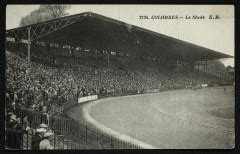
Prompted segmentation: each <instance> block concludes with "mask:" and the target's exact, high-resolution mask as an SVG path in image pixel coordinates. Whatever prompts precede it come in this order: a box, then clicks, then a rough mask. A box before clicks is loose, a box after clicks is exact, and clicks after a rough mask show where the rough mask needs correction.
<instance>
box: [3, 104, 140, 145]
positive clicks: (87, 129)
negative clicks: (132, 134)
mask: <svg viewBox="0 0 240 154" xmlns="http://www.w3.org/2000/svg"><path fill="white" fill-rule="evenodd" d="M15 112H16V115H17V116H18V117H20V118H22V119H23V118H24V117H25V116H28V117H29V118H28V119H29V123H30V126H31V128H37V127H38V126H39V125H40V124H41V123H45V124H48V125H49V128H50V129H51V130H53V131H54V136H53V139H52V145H53V147H54V149H142V147H140V146H138V145H136V144H133V143H130V142H126V141H123V140H120V139H117V138H115V137H113V136H111V135H108V134H105V133H103V132H100V131H98V130H97V129H94V128H93V127H92V126H90V125H88V124H82V123H79V122H77V121H76V120H74V119H72V118H62V117H57V116H47V115H46V114H43V113H37V112H35V111H31V110H28V109H23V108H16V111H15ZM9 134H15V135H16V134H17V135H19V136H20V137H18V138H19V140H20V141H21V143H19V144H21V146H20V149H25V150H27V149H31V139H32V137H33V135H34V131H33V129H32V130H31V131H15V130H13V129H7V130H6V141H7V142H6V143H9V142H10V143H11V142H16V141H14V140H15V138H13V137H12V136H11V135H9ZM10 145H11V144H10ZM6 148H9V149H14V147H11V146H10V147H9V146H8V145H6Z"/></svg>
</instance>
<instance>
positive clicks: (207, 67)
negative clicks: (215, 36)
mask: <svg viewBox="0 0 240 154" xmlns="http://www.w3.org/2000/svg"><path fill="white" fill-rule="evenodd" d="M207 62H208V61H207V60H206V71H207V69H208V63H207Z"/></svg>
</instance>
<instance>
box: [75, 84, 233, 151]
mask: <svg viewBox="0 0 240 154" xmlns="http://www.w3.org/2000/svg"><path fill="white" fill-rule="evenodd" d="M234 103H235V97H234V87H232V86H231V87H226V88H225V89H224V88H223V87H215V88H205V89H200V90H173V91H167V92H161V93H154V94H147V95H138V96H126V97H115V98H107V99H101V100H97V101H94V102H89V103H86V104H84V106H83V107H84V108H83V112H84V118H85V120H88V122H89V123H91V124H93V125H95V126H96V127H97V128H99V129H100V130H101V131H104V132H105V133H110V134H111V135H114V136H116V137H118V138H121V139H123V140H124V139H126V140H128V141H129V140H132V141H133V142H135V143H139V144H144V143H145V145H146V146H145V147H149V148H151V146H152V148H160V149H172V148H173V149H175V148H177V149H189V148H190V149H199V148H200V149H229V148H233V147H234V146H235V144H234V138H235V137H234V136H235V133H234V132H235V130H234ZM79 111H80V107H76V108H74V109H73V111H72V115H74V118H76V119H77V118H78V115H79V116H80V113H79ZM81 112H82V110H81ZM149 145H150V146H149Z"/></svg>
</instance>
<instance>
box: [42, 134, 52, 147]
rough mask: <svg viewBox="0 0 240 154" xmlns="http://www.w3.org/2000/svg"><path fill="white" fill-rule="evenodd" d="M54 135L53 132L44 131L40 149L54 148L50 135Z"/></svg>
mask: <svg viewBox="0 0 240 154" xmlns="http://www.w3.org/2000/svg"><path fill="white" fill-rule="evenodd" d="M52 135H53V133H44V135H43V139H42V141H41V142H40V144H39V149H40V150H51V149H53V146H52V145H51V143H50V137H51V136H52Z"/></svg>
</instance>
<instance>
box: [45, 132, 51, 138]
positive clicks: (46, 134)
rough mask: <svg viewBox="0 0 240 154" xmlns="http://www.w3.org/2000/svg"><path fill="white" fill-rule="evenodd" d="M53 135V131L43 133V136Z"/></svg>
mask: <svg viewBox="0 0 240 154" xmlns="http://www.w3.org/2000/svg"><path fill="white" fill-rule="evenodd" d="M52 135H53V133H49V132H47V133H44V135H43V136H44V137H50V136H52Z"/></svg>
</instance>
